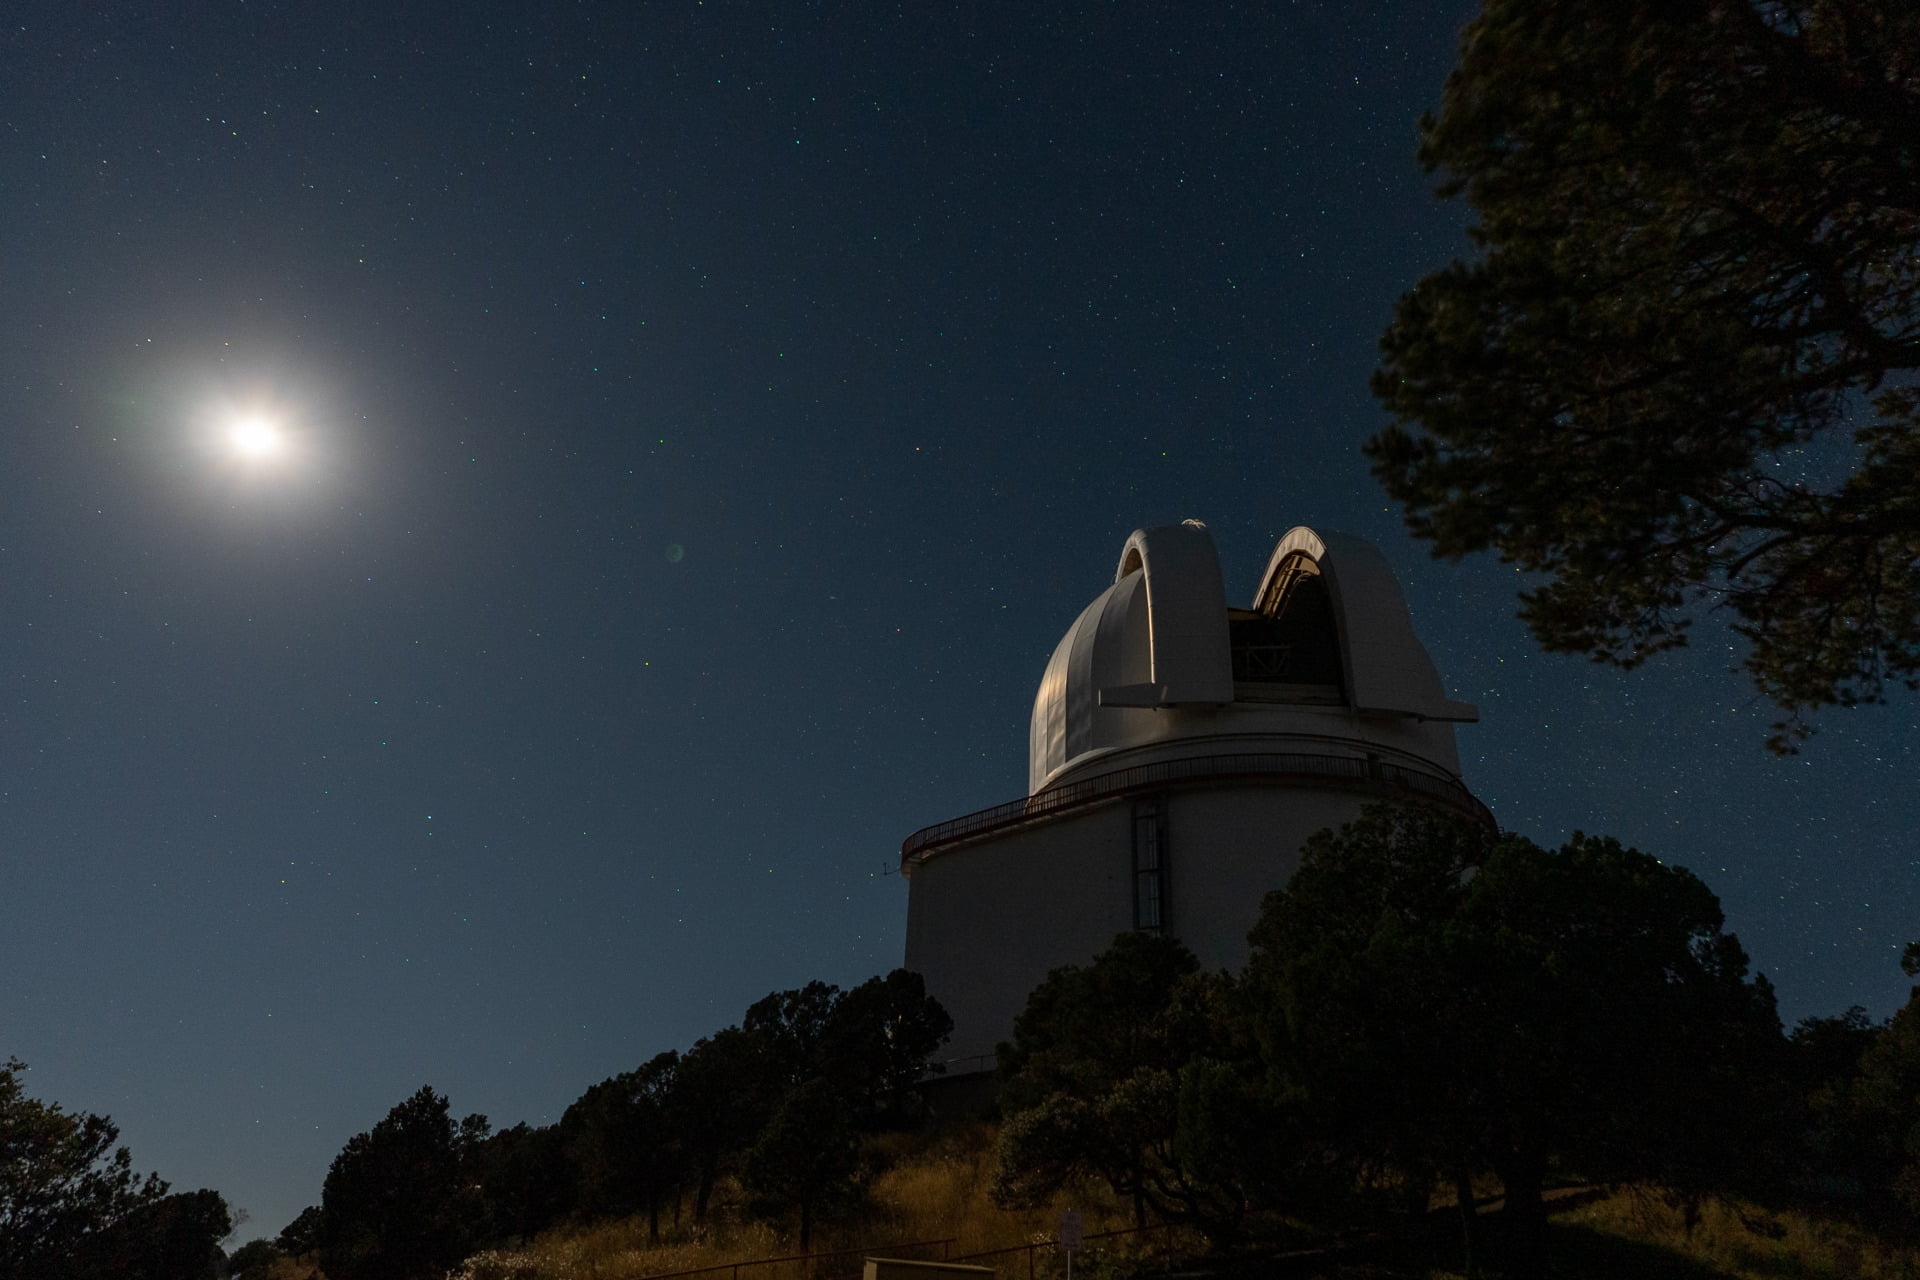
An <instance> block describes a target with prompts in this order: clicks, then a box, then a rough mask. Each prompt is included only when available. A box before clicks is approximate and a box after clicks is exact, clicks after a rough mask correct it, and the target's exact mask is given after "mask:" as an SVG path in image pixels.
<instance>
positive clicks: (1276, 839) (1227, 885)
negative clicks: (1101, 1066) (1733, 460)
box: [906, 781, 1367, 1072]
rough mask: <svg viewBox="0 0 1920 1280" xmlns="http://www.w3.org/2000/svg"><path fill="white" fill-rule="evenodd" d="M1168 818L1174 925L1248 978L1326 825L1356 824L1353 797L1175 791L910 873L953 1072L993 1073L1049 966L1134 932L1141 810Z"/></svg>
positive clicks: (1234, 789)
mask: <svg viewBox="0 0 1920 1280" xmlns="http://www.w3.org/2000/svg"><path fill="white" fill-rule="evenodd" d="M1149 798H1152V799H1155V800H1157V801H1158V802H1159V803H1161V804H1162V805H1163V806H1164V811H1165V813H1166V815H1167V816H1166V837H1167V843H1166V850H1165V857H1166V865H1167V882H1166V883H1167V906H1168V914H1167V924H1168V930H1167V931H1168V932H1170V933H1172V934H1173V936H1175V937H1177V938H1179V939H1180V940H1181V941H1182V942H1184V943H1185V944H1186V945H1187V946H1188V947H1189V948H1191V949H1192V950H1193V952H1194V954H1195V955H1196V956H1198V957H1199V959H1200V963H1201V964H1202V965H1203V966H1205V967H1206V968H1209V969H1231V970H1238V969H1239V968H1241V967H1242V966H1243V965H1245V963H1246V960H1247V933H1248V931H1249V930H1250V929H1252V928H1253V924H1254V921H1255V920H1256V919H1258V917H1259V914H1260V903H1261V901H1262V899H1264V898H1265V897H1266V894H1267V892H1268V891H1269V890H1271V889H1278V888H1280V887H1282V886H1283V885H1285V884H1286V882H1287V880H1288V878H1289V877H1291V876H1292V874H1293V872H1294V869H1295V868H1296V867H1298V866H1299V865H1300V847H1301V845H1302V844H1304V843H1305V842H1306V839H1307V837H1308V836H1310V835H1312V834H1313V833H1314V832H1316V831H1318V830H1320V829H1321V828H1323V827H1333V826H1339V825H1340V824H1341V823H1344V822H1348V821H1350V820H1352V819H1353V818H1355V817H1357V816H1359V813H1360V808H1361V805H1362V804H1363V803H1364V802H1365V800H1366V799H1367V797H1366V796H1365V795H1363V794H1362V793H1360V792H1358V791H1353V790H1320V789H1316V788H1305V787H1297V786H1276V785H1265V786H1263V785H1258V784H1254V785H1249V784H1248V783H1246V782H1244V781H1241V782H1237V783H1231V784H1223V785H1219V786H1199V787H1189V788H1174V789H1170V790H1168V791H1165V792H1160V793H1155V794H1154V795H1153V796H1151V797H1147V796H1136V797H1128V798H1124V799H1119V800H1114V801H1109V802H1106V803H1103V804H1101V805H1099V806H1098V807H1096V808H1092V809H1087V810H1081V811H1078V812H1074V813H1071V814H1068V815H1065V816H1063V817H1061V818H1059V819H1056V820H1054V821H1050V822H1045V823H1041V824H1038V825H1035V826H1030V827H1024V828H1015V829H1013V830H1011V831H1008V832H1005V833H1003V834H1000V835H996V836H988V837H985V838H983V839H980V840H977V841H974V842H972V843H969V844H962V845H958V846H955V847H951V848H948V849H944V850H941V851H939V852H936V853H935V854H933V856H931V857H929V858H928V859H927V860H926V861H925V862H920V863H916V864H914V865H912V866H911V867H910V868H909V875H910V876H911V882H910V888H909V893H908V898H907V954H906V966H907V968H909V969H912V970H914V971H915V972H917V973H919V974H920V975H921V976H922V977H923V978H925V979H926V983H927V990H928V992H929V994H931V995H932V996H933V997H934V998H935V999H937V1000H939V1001H940V1003H941V1004H942V1005H943V1006H944V1007H945V1008H946V1010H947V1013H948V1014H949V1015H950V1016H951V1017H952V1018H953V1024H954V1029H953V1037H952V1039H951V1040H950V1041H949V1042H948V1045H947V1049H946V1051H945V1056H946V1057H947V1058H949V1059H951V1060H952V1070H953V1071H955V1072H964V1071H972V1070H983V1069H987V1068H990V1067H991V1066H992V1063H991V1061H990V1055H991V1054H992V1053H993V1050H994V1046H995V1045H996V1044H998V1043H999V1042H1000V1041H1002V1040H1005V1039H1006V1038H1007V1037H1008V1036H1010V1035H1011V1034H1012V1032H1013V1020H1014V1018H1015V1017H1016V1016H1018V1015H1019V1013H1020V1011H1021V1010H1022V1009H1024V1008H1025V1007H1026V1003H1027V996H1028V995H1029V994H1031V992H1032V991H1033V989H1034V988H1035V987H1036V986H1038V985H1039V984H1040V982H1041V981H1042V980H1043V979H1044V978H1045V977H1046V976H1047V974H1048V973H1049V972H1051V971H1052V970H1054V969H1057V968H1059V967H1060V966H1062V965H1068V964H1086V963H1087V962H1088V961H1090V960H1091V959H1093V957H1094V956H1096V955H1098V954H1099V953H1100V952H1102V951H1104V950H1106V949H1107V947H1108V946H1109V945H1111V943H1112V942H1113V939H1114V936H1115V935H1116V934H1119V933H1122V932H1124V931H1126V930H1128V929H1131V928H1133V927H1134V877H1133V858H1134V853H1133V813H1134V806H1135V804H1136V803H1137V802H1139V801H1142V800H1146V799H1149Z"/></svg>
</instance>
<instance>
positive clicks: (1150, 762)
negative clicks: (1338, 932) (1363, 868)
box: [900, 520, 1493, 1074]
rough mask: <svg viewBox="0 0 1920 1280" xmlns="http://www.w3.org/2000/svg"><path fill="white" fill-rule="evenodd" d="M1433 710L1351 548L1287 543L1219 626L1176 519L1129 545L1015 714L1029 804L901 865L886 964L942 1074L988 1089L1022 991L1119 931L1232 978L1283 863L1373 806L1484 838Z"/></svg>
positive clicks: (1197, 534) (1473, 715)
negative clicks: (1025, 723)
mask: <svg viewBox="0 0 1920 1280" xmlns="http://www.w3.org/2000/svg"><path fill="white" fill-rule="evenodd" d="M1478 718H1479V717H1478V713H1477V712H1476V711H1475V710H1474V708H1473V707H1471V706H1468V705H1467V704H1465V703H1461V702H1455V701H1453V700H1452V699H1450V698H1448V697H1447V694H1446V690H1445V689H1444V688H1443V687H1442V685H1441V683H1440V675H1439V673H1438V672H1437V671H1436V670H1435V669H1434V666H1433V661H1432V660H1431V659H1430V658H1428V657H1427V652H1426V650H1425V649H1424V648H1422V647H1421V645H1420V641H1419V639H1418V638H1417V637H1416V636H1415V635H1414V633H1413V625H1412V623H1411V622H1410V621H1409V620H1408V617H1407V606H1406V602H1405V601H1404V600H1403V599H1402V598H1401V595H1400V588H1399V585H1398V584H1397V583H1395V581H1394V579H1393V573H1392V571H1391V570H1390V569H1388V567H1387V563H1386V560H1385V559H1384V558H1382V556H1381V555H1380V553H1379V552H1378V551H1376V550H1375V549H1374V548H1373V546H1372V544H1371V543H1368V542H1363V541H1361V540H1360V539H1358V538H1352V537H1346V536H1343V535H1341V534H1335V533H1318V532H1316V531H1314V530H1312V529H1308V528H1305V527H1300V528H1296V529H1294V530H1292V531H1291V532H1289V533H1288V534H1287V535H1286V536H1285V537H1284V538H1282V539H1280V542H1279V545H1277V546H1276V547H1274V549H1273V555H1272V556H1271V557H1270V558H1269V559H1268V561H1267V568H1266V572H1265V573H1263V574H1262V575H1261V577H1260V583H1259V589H1258V590H1257V591H1256V592H1255V593H1254V596H1253V604H1252V607H1251V608H1230V607H1229V606H1228V605H1227V599H1226V592H1225V588H1224V586H1223V585H1222V581H1221V575H1220V559H1219V555H1218V553H1217V552H1216V551H1215V550H1214V545H1213V538H1212V536H1211V535H1210V534H1209V533H1208V532H1207V527H1206V526H1205V525H1203V524H1201V523H1200V522H1198V521H1196V520H1189V521H1187V522H1186V523H1184V524H1178V525H1168V526H1165V527H1162V528H1154V529H1141V530H1138V531H1137V532H1135V533H1134V534H1133V535H1132V536H1131V537H1129V538H1128V539H1127V542H1126V545H1125V546H1124V547H1123V548H1122V549H1121V552H1120V563H1119V567H1118V568H1117V569H1116V570H1115V572H1114V576H1113V585H1112V586H1110V587H1108V588H1107V589H1106V590H1105V591H1103V592H1101V593H1100V594H1099V595H1098V596H1096V597H1094V600H1093V602H1092V603H1091V604H1089V605H1088V606H1087V607H1086V608H1085V609H1083V610H1081V612H1080V616H1079V617H1078V618H1076V619H1075V620H1074V622H1073V625H1072V626H1070V627H1068V628H1067V633H1066V635H1064V636H1062V637H1061V639H1060V643H1059V645H1058V646H1057V647H1056V648H1055V649H1054V651H1053V657H1052V659H1051V660H1050V661H1049V662H1048V663H1047V669H1046V674H1045V675H1043V676H1042V677H1041V679H1040V691H1039V692H1038V693H1037V694H1036V695H1035V696H1034V700H1033V723H1032V731H1031V735H1030V743H1029V750H1030V755H1029V757H1028V759H1029V763H1028V768H1027V780H1028V785H1027V790H1028V794H1027V795H1026V796H1025V797H1023V798H1021V799H1019V800H1013V801H1010V802H1008V803H1006V804H1002V805H997V806H995V807H994V808H991V809H983V810H981V811H980V812H978V813H970V814H967V815H966V816H964V817H959V818H954V819H952V820H951V821H948V822H942V823H939V824H937V825H935V826H931V827H926V828H924V829H922V830H920V831H916V832H914V833H913V834H912V835H911V836H909V837H907V839H906V841H905V843H904V844H902V846H901V849H900V864H901V870H902V872H903V873H904V874H905V875H906V877H907V882H908V890H907V954H906V965H907V968H909V969H913V970H915V971H917V972H918V973H920V974H921V975H922V977H924V978H925V979H926V983H927V989H928V991H929V992H930V993H931V994H932V995H934V996H935V997H936V998H938V999H939V1001H940V1002H941V1004H943V1005H945V1006H946V1009H947V1012H948V1013H949V1014H951V1015H952V1017H953V1023H954V1030H953V1039H952V1040H951V1042H950V1043H949V1050H950V1053H951V1055H952V1057H951V1060H950V1062H949V1071H950V1072H951V1073H954V1074H965V1073H970V1072H975V1071H984V1070H990V1069H991V1068H992V1066H993V1058H992V1054H993V1050H994V1046H995V1045H996V1044H997V1043H998V1042H999V1041H1001V1040H1004V1039H1006V1038H1007V1037H1008V1036H1009V1035H1010V1034H1011V1033H1012V1030H1013V1020H1014V1017H1015V1015H1016V1014H1018V1013H1019V1012H1020V1010H1021V1009H1023V1008H1024V1007H1025V1006H1026V1000H1027V995H1028V993H1029V992H1031V991H1032V990H1033V988H1034V987H1036V986H1038V985H1039V983H1040V981H1041V980H1042V979H1043V978H1045V977H1046V976H1047V973H1048V972H1049V971H1050V970H1052V969H1055V968H1058V967H1059V966H1061V965H1067V964H1084V963H1086V962H1087V961H1089V960H1091V959H1092V958H1093V957H1094V956H1095V955H1097V954H1099V953H1100V952H1101V951H1104V950H1105V949H1106V948H1107V946H1108V945H1109V944H1110V943H1111V942H1112V941H1113V938H1114V936H1115V935H1116V934H1118V933H1121V932H1124V931H1126V930H1129V929H1147V930H1155V931H1163V932H1165V933H1168V934H1171V935H1172V936H1174V937H1176V938H1178V939H1180V941H1182V942H1183V943H1185V944H1186V945H1187V946H1188V947H1189V948H1190V949H1191V950H1192V951H1193V952H1194V954H1196V955H1197V956H1198V957H1199V958H1200V962H1201V963H1202V964H1203V965H1205V966H1206V967H1208V968H1232V969H1237V968H1239V967H1240V966H1241V965H1242V964H1244V963H1245V961H1246V958H1247V931H1248V930H1249V929H1251V928H1252V927H1253V923H1254V920H1255V918H1256V917H1257V916H1258V914H1259V911H1260V901H1261V899H1262V897H1264V896H1265V894H1266V893H1267V891H1268V890H1270V889H1275V888H1278V887H1280V886H1281V885H1284V884H1285V883H1286V881H1287V878H1288V877H1289V876H1291V875H1292V874H1293V871H1294V868H1295V867H1296V866H1298V865H1299V861H1300V847H1301V845H1302V844H1303V843H1304V842H1305V841H1306V839H1307V837H1308V836H1310V835H1312V834H1313V833H1314V832H1316V831H1318V830H1320V829H1321V828H1323V827H1332V826H1338V825H1340V824H1341V823H1344V822H1347V821H1349V820H1351V819H1352V818H1354V817H1356V816H1358V814H1359V812H1360V809H1361V806H1363V805H1365V804H1367V803H1369V802H1371V801H1375V800H1381V799H1396V800H1403V801H1411V802H1414V803H1419V804H1427V805H1433V806H1437V807H1440V808H1444V809H1450V810H1453V811H1455V812H1458V813H1461V814H1463V815H1466V816H1467V817H1469V818H1471V819H1473V820H1475V821H1479V822H1484V823H1486V824H1488V825H1489V826H1491V825H1492V823H1493V818H1492V815H1491V814H1490V813H1488V811H1487V809H1486V807H1485V806H1484V805H1482V804H1481V803H1480V802H1479V801H1478V800H1476V799H1474V797H1473V795H1472V794H1471V793H1470V792H1469V791H1468V790H1467V788H1466V786H1465V785H1464V784H1463V783H1462V782H1461V780H1460V763H1459V757H1458V755H1457V753H1456V752H1455V750H1454V743H1453V726H1454V724H1455V723H1458V722H1461V721H1471V720H1475V719H1478Z"/></svg>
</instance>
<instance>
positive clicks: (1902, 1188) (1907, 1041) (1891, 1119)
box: [1846, 987, 1920, 1221]
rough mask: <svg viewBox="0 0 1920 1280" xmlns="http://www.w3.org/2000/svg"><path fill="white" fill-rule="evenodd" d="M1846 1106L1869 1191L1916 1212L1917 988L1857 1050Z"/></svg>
mask: <svg viewBox="0 0 1920 1280" xmlns="http://www.w3.org/2000/svg"><path fill="white" fill-rule="evenodd" d="M1846 1109H1847V1112H1848V1113H1849V1115H1848V1118H1849V1120H1850V1121H1851V1123H1850V1125H1849V1128H1850V1130H1851V1132H1852V1134H1853V1135H1854V1136H1855V1137H1856V1139H1857V1140H1858V1141H1859V1143H1860V1144H1861V1145H1860V1146H1859V1148H1857V1150H1858V1151H1859V1153H1860V1157H1861V1160H1860V1163H1861V1165H1862V1173H1863V1174H1864V1175H1865V1177H1866V1178H1868V1179H1869V1180H1870V1183H1871V1185H1870V1187H1869V1190H1870V1191H1873V1192H1875V1193H1878V1195H1880V1196H1882V1197H1885V1196H1887V1195H1889V1194H1890V1195H1891V1197H1892V1199H1893V1201H1894V1203H1896V1204H1897V1205H1899V1206H1901V1207H1903V1208H1904V1209H1905V1210H1906V1212H1907V1214H1908V1215H1911V1214H1914V1213H1920V987H1916V988H1915V989H1914V991H1913V994H1912V995H1911V996H1910V997H1909V998H1908V1000H1907V1003H1906V1004H1905V1005H1904V1006H1902V1007H1901V1009H1900V1011H1899V1012H1897V1013H1895V1014H1894V1015H1893V1017H1892V1018H1891V1019H1889V1020H1888V1022H1887V1025H1886V1027H1885V1029H1884V1030H1882V1031H1881V1032H1880V1034H1879V1035H1878V1036H1876V1037H1875V1039H1874V1042H1873V1043H1872V1044H1871V1045H1869V1046H1867V1049H1866V1051H1865V1052H1864V1053H1862V1054H1861V1055H1860V1075H1859V1077H1858V1079H1857V1081H1856V1082H1855V1084H1854V1086H1853V1089H1852V1091H1851V1096H1850V1097H1848V1098H1847V1099H1846ZM1909 1221H1911V1218H1909Z"/></svg>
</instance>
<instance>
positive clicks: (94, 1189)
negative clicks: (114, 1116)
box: [0, 1059, 211, 1280]
mask: <svg viewBox="0 0 1920 1280" xmlns="http://www.w3.org/2000/svg"><path fill="white" fill-rule="evenodd" d="M25 1071H26V1064H25V1063H23V1062H21V1061H19V1060H18V1059H8V1060H7V1062H6V1063H5V1064H4V1065H0V1280H29V1278H30V1277H38V1276H40V1275H43V1274H50V1273H51V1269H52V1268H53V1267H54V1265H55V1264H58V1263H64V1261H65V1260H66V1259H67V1258H68V1257H70V1256H71V1255H72V1254H73V1252H74V1251H75V1250H76V1249H78V1248H79V1247H81V1245H82V1244H84V1243H85V1242H87V1241H89V1240H91V1239H93V1238H94V1237H96V1236H98V1235H100V1234H101V1233H103V1232H105V1231H107V1230H108V1229H110V1228H112V1227H114V1226H115V1225H117V1224H118V1223H120V1222H122V1221H124V1220H125V1219H127V1218H128V1217H129V1216H131V1215H132V1214H134V1213H135V1212H137V1211H138V1210H140V1209H143V1208H145V1207H147V1206H149V1205H152V1204H154V1203H156V1202H157V1201H159V1199H160V1198H161V1197H162V1196H164V1195H165V1194H166V1191H167V1184H166V1183H164V1182H162V1181H161V1180H160V1178H159V1177H158V1175H155V1174H148V1175H147V1176H146V1177H144V1178H142V1177H140V1176H139V1175H138V1174H136V1173H135V1172H134V1171H133V1159H132V1157H131V1156H130V1155H129V1154H128V1153H127V1149H126V1148H125V1147H116V1146H115V1145H114V1143H115V1142H116V1141H117V1140H118V1139H119V1137H120V1131H119V1130H118V1129H117V1128H115V1127H114V1124H113V1121H112V1120H110V1119H108V1118H107V1117H106V1116H97V1115H91V1114H88V1113H85V1112H70V1111H66V1110H63V1109H62V1108H61V1107H60V1106H59V1104H57V1103H51V1102H41V1101H39V1100H37V1099H34V1098H29V1097H28V1096H27V1094H26V1089H25V1087H24V1086H23V1085H22V1083H21V1080H20V1076H21V1075H22V1073H24V1072H25ZM209 1243H211V1242H209Z"/></svg>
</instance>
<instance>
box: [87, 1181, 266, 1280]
mask: <svg viewBox="0 0 1920 1280" xmlns="http://www.w3.org/2000/svg"><path fill="white" fill-rule="evenodd" d="M232 1231H233V1215H232V1212H231V1211H230V1210H229V1209H228V1207H227V1202H226V1201H225V1200H222V1199H221V1198H220V1195H219V1193H218V1192H214V1191H207V1190H201V1191H187V1192H182V1193H180V1194H178V1195H170V1196H163V1197H161V1198H160V1199H158V1200H155V1201H153V1202H151V1203H149V1204H144V1205H141V1206H140V1207H139V1208H137V1209H135V1210H134V1211H133V1212H132V1213H129V1214H128V1215H127V1216H126V1217H124V1218H122V1219H120V1221H118V1222H116V1223H114V1224H113V1225H112V1226H110V1227H107V1228H106V1229H105V1230H103V1231H99V1232H96V1233H95V1234H93V1235H91V1236H89V1237H87V1238H86V1239H85V1240H84V1241H82V1242H81V1243H80V1245H79V1247H77V1248H76V1249H75V1250H74V1251H73V1253H72V1255H71V1256H70V1257H68V1258H67V1259H65V1260H64V1261H63V1262H62V1264H61V1265H59V1266H58V1267H56V1268H55V1269H54V1270H53V1271H52V1272H51V1273H50V1274H52V1275H55V1276H58V1277H59V1278H60V1280H208V1277H210V1276H212V1275H214V1274H215V1269H216V1267H217V1265H218V1263H219V1262H220V1260H221V1259H222V1258H223V1256H224V1255H222V1253H221V1252H220V1241H221V1240H222V1239H224V1238H225V1237H226V1236H227V1235H229V1234H230V1233H231V1232H232Z"/></svg>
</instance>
